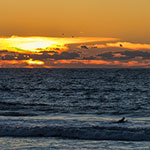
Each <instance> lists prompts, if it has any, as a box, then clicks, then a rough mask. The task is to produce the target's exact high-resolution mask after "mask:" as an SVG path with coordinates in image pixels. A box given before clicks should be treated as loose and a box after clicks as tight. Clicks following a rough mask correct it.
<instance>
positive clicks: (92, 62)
mask: <svg viewBox="0 0 150 150" xmlns="http://www.w3.org/2000/svg"><path fill="white" fill-rule="evenodd" d="M71 63H72V64H77V63H82V64H105V65H110V64H111V62H109V61H104V60H57V61H55V62H54V64H71Z"/></svg>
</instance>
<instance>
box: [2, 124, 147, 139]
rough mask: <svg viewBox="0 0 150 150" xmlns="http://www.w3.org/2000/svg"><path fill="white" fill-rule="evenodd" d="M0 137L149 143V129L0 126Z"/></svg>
mask: <svg viewBox="0 0 150 150" xmlns="http://www.w3.org/2000/svg"><path fill="white" fill-rule="evenodd" d="M0 136H1V137H5V136H10V137H58V138H67V139H80V140H120V141H150V128H126V127H105V126H103V127H100V126H91V127H90V126H89V127H63V126H55V127H54V126H44V127H41V126H34V127H23V126H0Z"/></svg>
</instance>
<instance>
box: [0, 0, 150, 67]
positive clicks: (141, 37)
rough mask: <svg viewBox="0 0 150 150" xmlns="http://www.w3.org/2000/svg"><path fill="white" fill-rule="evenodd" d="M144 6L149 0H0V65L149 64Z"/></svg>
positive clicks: (149, 21) (149, 17)
mask: <svg viewBox="0 0 150 150" xmlns="http://www.w3.org/2000/svg"><path fill="white" fill-rule="evenodd" d="M149 6H150V0H124V1H123V0H1V1H0V19H1V20H0V22H1V23H0V37H1V38H0V67H48V68H49V67H56V68H59V67H149V59H150V58H149V50H150V28H149V27H150V9H149ZM2 37H5V38H2ZM102 37H103V38H102ZM104 38H105V39H104ZM120 44H121V45H122V46H120Z"/></svg>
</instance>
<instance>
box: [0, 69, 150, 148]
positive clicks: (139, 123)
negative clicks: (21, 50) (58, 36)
mask: <svg viewBox="0 0 150 150" xmlns="http://www.w3.org/2000/svg"><path fill="white" fill-rule="evenodd" d="M122 117H125V122H124V123H117V121H118V120H119V119H121V118H122ZM0 149H1V150H20V149H23V150H28V149H29V150H32V149H33V150H34V149H37V150H49V149H51V150H56V149H57V150H58V149H59V150H98V149H100V150H130V149H131V150H143V149H144V150H149V149H150V69H0Z"/></svg>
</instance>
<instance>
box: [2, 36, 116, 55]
mask: <svg viewBox="0 0 150 150" xmlns="http://www.w3.org/2000/svg"><path fill="white" fill-rule="evenodd" d="M116 40H118V39H116V38H102V37H75V38H72V37H71V38H56V37H55V38H54V37H18V36H12V37H8V38H0V50H8V51H12V52H18V53H40V52H41V51H48V50H50V49H52V50H57V51H58V50H59V52H62V51H66V50H67V49H68V46H67V45H69V44H78V43H90V42H102V41H116Z"/></svg>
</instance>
